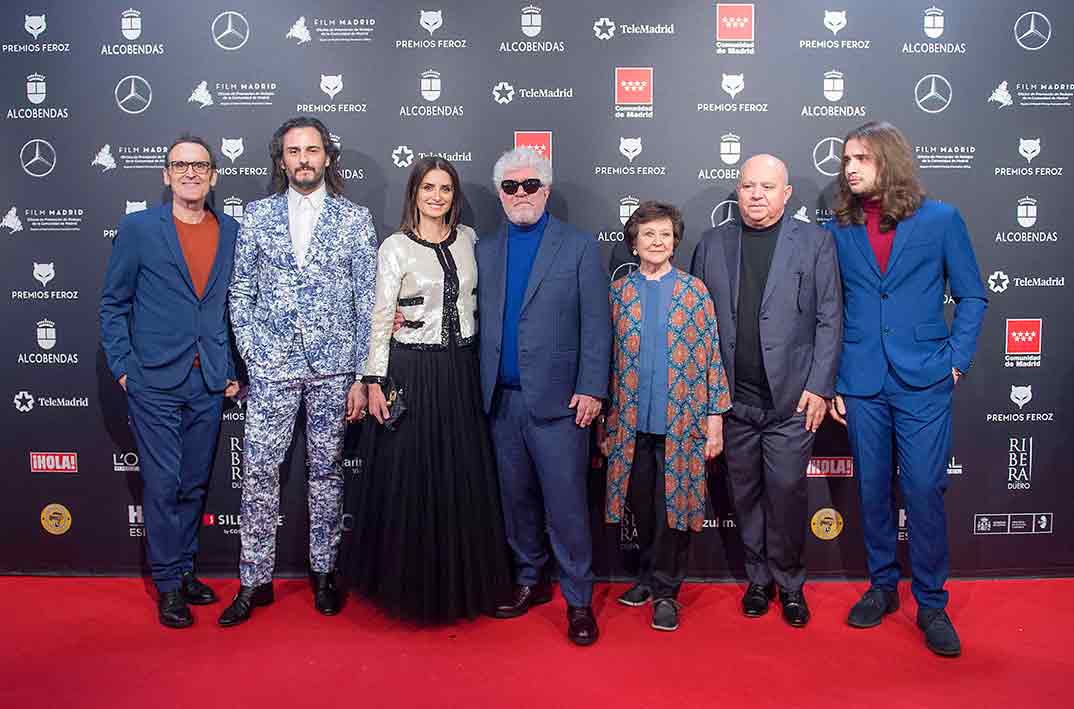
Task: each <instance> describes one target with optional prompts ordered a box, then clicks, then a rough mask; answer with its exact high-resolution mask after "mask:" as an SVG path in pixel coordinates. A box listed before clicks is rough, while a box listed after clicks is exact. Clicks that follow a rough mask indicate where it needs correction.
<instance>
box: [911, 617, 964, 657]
mask: <svg viewBox="0 0 1074 709" xmlns="http://www.w3.org/2000/svg"><path fill="white" fill-rule="evenodd" d="M917 627H919V628H921V629H922V630H924V631H925V645H926V646H927V647H928V649H929V650H932V651H933V652H934V653H936V654H937V655H942V656H944V657H958V656H959V655H961V654H962V643H961V642H959V639H958V633H956V632H955V626H954V625H952V624H951V619H950V618H949V617H948V616H947V611H945V610H944V609H943V608H918V609H917Z"/></svg>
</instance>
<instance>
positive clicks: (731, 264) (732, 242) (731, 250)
mask: <svg viewBox="0 0 1074 709" xmlns="http://www.w3.org/2000/svg"><path fill="white" fill-rule="evenodd" d="M721 237H722V238H721V239H720V244H721V245H723V252H724V257H725V260H726V261H727V282H728V283H730V284H731V303H730V305H731V315H732V317H734V315H735V313H737V312H738V275H739V268H740V266H741V264H740V259H739V254H740V253H741V252H742V229H741V227H739V226H738V224H737V223H736V224H735V226H733V227H730V228H726V229H725V230H724V233H723V234H722V235H721Z"/></svg>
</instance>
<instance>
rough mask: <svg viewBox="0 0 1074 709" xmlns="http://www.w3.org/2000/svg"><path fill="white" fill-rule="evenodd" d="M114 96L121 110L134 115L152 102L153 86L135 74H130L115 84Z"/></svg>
mask: <svg viewBox="0 0 1074 709" xmlns="http://www.w3.org/2000/svg"><path fill="white" fill-rule="evenodd" d="M115 96H116V105H117V106H119V109H120V110H121V111H123V112H124V113H130V114H135V115H136V114H139V113H141V112H142V111H144V110H145V109H147V108H149V104H151V103H153V87H152V86H150V85H149V82H148V81H146V80H145V79H143V78H142V77H140V76H138V75H137V74H131V75H130V76H124V77H123V78H122V79H120V80H119V83H117V84H116V90H115Z"/></svg>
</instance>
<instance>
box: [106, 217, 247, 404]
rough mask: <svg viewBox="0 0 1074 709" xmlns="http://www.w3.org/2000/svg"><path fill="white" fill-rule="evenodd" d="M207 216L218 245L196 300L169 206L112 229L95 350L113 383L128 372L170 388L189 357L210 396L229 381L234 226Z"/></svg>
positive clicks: (231, 376) (180, 378)
mask: <svg viewBox="0 0 1074 709" xmlns="http://www.w3.org/2000/svg"><path fill="white" fill-rule="evenodd" d="M210 211H212V210H210ZM212 213H213V216H215V217H216V220H217V223H218V224H219V225H220V241H219V246H218V247H217V249H216V258H215V260H214V261H213V267H212V270H211V271H210V273H209V282H208V284H207V285H206V286H205V293H204V294H203V295H202V297H201V298H199V297H198V296H197V293H196V292H195V291H194V282H193V281H192V280H191V278H190V270H189V269H188V268H187V265H186V258H184V256H183V250H182V247H181V246H180V245H179V234H178V232H177V231H176V230H175V222H174V221H173V217H172V205H171V202H165V203H164V204H161V205H160V206H157V207H151V208H149V209H146V210H144V211H141V212H135V213H134V214H128V215H127V216H126V217H124V218H123V221H121V222H120V223H119V232H118V233H117V235H116V238H115V241H114V242H113V244H112V254H111V257H110V258H109V260H108V272H107V274H106V275H105V279H104V288H103V289H102V292H101V309H100V318H101V345H102V347H103V348H104V354H105V357H106V359H107V360H108V368H109V369H110V370H111V371H112V376H113V377H115V378H116V379H117V380H118V379H119V378H120V377H122V376H123V375H124V374H128V375H130V376H131V377H132V378H134V379H137V380H138V381H140V382H142V383H144V384H148V385H149V386H152V387H156V388H158V389H170V388H172V387H174V386H177V385H178V384H179V383H180V382H182V381H183V379H184V378H185V377H186V376H187V374H189V372H190V367H191V366H192V365H193V363H194V355H195V354H198V355H200V358H201V362H200V364H201V371H202V374H203V375H204V377H205V383H206V385H207V387H208V388H209V389H210V390H211V391H222V390H223V389H224V388H225V387H226V386H227V380H228V379H234V378H235V365H234V362H233V361H232V357H231V346H230V342H229V337H228V321H227V289H228V284H229V283H230V282H231V269H232V264H233V263H234V251H235V237H236V235H237V234H238V231H239V224H238V222H236V221H235V220H234V219H232V218H231V217H229V216H227V215H226V214H221V213H218V212H216V211H213V212H212Z"/></svg>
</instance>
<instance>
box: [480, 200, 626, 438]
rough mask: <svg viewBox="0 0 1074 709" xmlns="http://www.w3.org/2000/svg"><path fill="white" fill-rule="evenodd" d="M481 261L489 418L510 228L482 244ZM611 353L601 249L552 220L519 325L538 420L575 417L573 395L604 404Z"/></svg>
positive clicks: (524, 373) (523, 367)
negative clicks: (571, 401) (583, 395)
mask: <svg viewBox="0 0 1074 709" xmlns="http://www.w3.org/2000/svg"><path fill="white" fill-rule="evenodd" d="M476 254H477V270H478V279H477V308H478V314H479V322H480V340H479V341H480V345H479V347H480V358H481V393H482V398H483V401H484V405H485V411H486V412H490V411H491V410H492V397H493V393H494V392H495V390H496V380H497V378H498V376H499V372H500V347H501V343H502V342H503V309H504V296H505V289H506V287H507V224H506V222H505V223H504V224H501V225H500V228H499V229H497V230H496V231H494V232H492V233H489V234H486V235H484V236H483V237H481V238H480V239H479V240H478V242H477V247H476ZM611 347H612V329H611V310H610V306H609V304H608V272H607V270H606V269H605V268H604V262H603V259H602V258H601V255H600V247H599V246H598V245H597V242H596V240H595V239H594V238H593V237H592V236H590V235H589V234H585V233H582V232H580V231H578V230H577V229H574V228H573V227H571V226H569V225H567V224H564V223H563V222H561V221H560V220H558V219H556V218H555V217H553V216H549V219H548V226H547V227H546V228H545V232H544V235H543V236H542V237H541V245H540V247H539V248H538V249H537V257H536V258H535V259H534V262H533V269H532V270H531V271H530V277H529V283H528V284H527V287H526V294H525V296H524V297H523V300H522V310H521V312H520V313H519V319H518V369H519V374H520V375H521V381H522V392H523V395H524V396H525V399H526V403H527V405H528V406H529V408H530V412H531V413H532V414H533V416H535V417H537V418H544V419H553V418H560V417H563V416H572V415H574V410H573V409H571V408H569V404H570V400H571V397H572V396H573V395H574V394H588V395H589V396H593V397H597V398H599V399H603V398H606V397H607V394H608V368H609V365H610V364H611Z"/></svg>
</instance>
